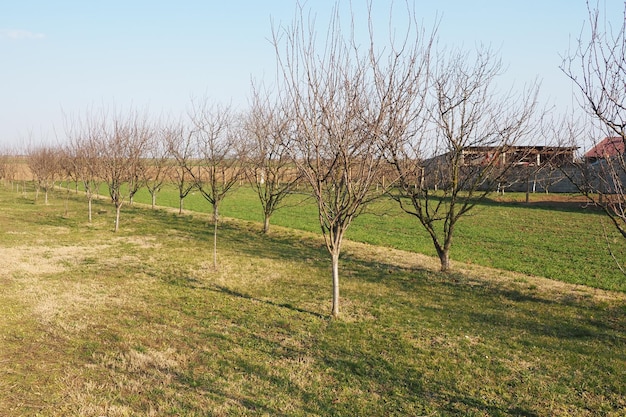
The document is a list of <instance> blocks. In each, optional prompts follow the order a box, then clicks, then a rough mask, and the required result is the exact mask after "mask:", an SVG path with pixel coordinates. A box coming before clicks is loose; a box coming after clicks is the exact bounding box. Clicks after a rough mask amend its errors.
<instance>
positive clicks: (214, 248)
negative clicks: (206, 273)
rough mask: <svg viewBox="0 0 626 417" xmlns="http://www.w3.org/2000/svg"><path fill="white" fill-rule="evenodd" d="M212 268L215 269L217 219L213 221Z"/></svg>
mask: <svg viewBox="0 0 626 417" xmlns="http://www.w3.org/2000/svg"><path fill="white" fill-rule="evenodd" d="M213 268H214V269H217V217H215V218H214V219H213Z"/></svg>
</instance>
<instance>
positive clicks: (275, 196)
mask: <svg viewBox="0 0 626 417" xmlns="http://www.w3.org/2000/svg"><path fill="white" fill-rule="evenodd" d="M271 100H272V99H271V96H270V94H267V93H265V94H261V93H260V92H259V91H258V90H256V89H254V88H253V96H252V105H251V108H250V111H249V114H248V117H247V118H246V121H245V132H246V134H247V136H246V138H247V140H248V141H249V146H247V148H248V153H247V158H246V166H245V168H246V169H245V174H246V177H247V178H248V181H249V183H250V185H251V186H252V188H254V190H255V191H256V193H257V195H258V197H259V200H260V202H261V206H262V208H263V233H268V232H269V229H270V218H271V217H272V215H273V214H274V212H275V211H276V210H278V209H279V208H280V207H281V205H282V203H283V201H284V199H285V197H287V196H288V195H289V194H290V193H291V192H292V191H293V189H294V187H295V185H296V184H297V182H298V181H299V180H300V178H301V176H300V171H298V170H297V168H296V166H295V165H294V163H293V160H292V158H291V155H290V153H289V148H290V145H291V143H290V141H291V139H292V136H293V123H292V117H291V115H290V114H289V113H288V110H287V109H286V108H285V106H284V103H283V102H282V101H281V99H280V98H278V99H276V101H274V102H272V101H271Z"/></svg>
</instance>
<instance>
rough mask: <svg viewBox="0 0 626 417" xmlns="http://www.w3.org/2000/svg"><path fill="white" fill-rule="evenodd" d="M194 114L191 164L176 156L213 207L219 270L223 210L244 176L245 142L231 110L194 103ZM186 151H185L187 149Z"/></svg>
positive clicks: (205, 101) (215, 259) (189, 161)
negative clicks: (223, 204)
mask: <svg viewBox="0 0 626 417" xmlns="http://www.w3.org/2000/svg"><path fill="white" fill-rule="evenodd" d="M192 104H193V109H192V112H191V114H190V117H191V124H192V129H191V132H190V138H189V139H190V140H191V144H192V146H193V151H192V155H194V157H193V158H192V159H191V160H188V161H186V162H185V161H184V157H183V156H182V155H180V154H176V155H175V157H176V159H177V161H178V164H183V163H186V165H185V170H186V171H187V172H188V173H189V175H190V176H191V177H192V178H193V183H194V187H195V188H196V189H197V190H198V191H199V192H200V194H202V196H203V197H204V199H205V200H206V201H208V202H209V203H210V204H211V207H212V213H213V266H214V267H215V268H217V228H218V227H217V226H218V222H219V207H220V204H221V202H222V201H223V200H224V198H225V197H226V195H227V194H228V193H229V192H230V191H232V190H233V187H234V186H235V185H236V184H238V183H239V181H240V179H241V176H242V169H243V164H242V162H243V159H242V155H243V152H242V149H241V146H242V140H241V137H240V131H239V129H238V126H237V125H236V124H235V119H234V117H233V114H232V111H231V109H230V108H229V107H224V106H220V105H212V104H210V103H209V102H208V100H207V99H205V100H203V101H200V102H194V103H192ZM183 149H184V147H183Z"/></svg>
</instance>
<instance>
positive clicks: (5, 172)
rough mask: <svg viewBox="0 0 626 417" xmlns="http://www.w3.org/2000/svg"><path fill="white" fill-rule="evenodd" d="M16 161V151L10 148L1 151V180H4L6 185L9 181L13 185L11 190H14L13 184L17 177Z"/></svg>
mask: <svg viewBox="0 0 626 417" xmlns="http://www.w3.org/2000/svg"><path fill="white" fill-rule="evenodd" d="M15 160H16V152H15V151H14V150H12V149H10V148H8V147H5V148H3V149H1V150H0V179H2V181H3V182H4V183H5V185H6V183H7V181H8V182H9V183H10V184H11V189H13V182H14V181H15V176H16V175H17V164H16V161H15Z"/></svg>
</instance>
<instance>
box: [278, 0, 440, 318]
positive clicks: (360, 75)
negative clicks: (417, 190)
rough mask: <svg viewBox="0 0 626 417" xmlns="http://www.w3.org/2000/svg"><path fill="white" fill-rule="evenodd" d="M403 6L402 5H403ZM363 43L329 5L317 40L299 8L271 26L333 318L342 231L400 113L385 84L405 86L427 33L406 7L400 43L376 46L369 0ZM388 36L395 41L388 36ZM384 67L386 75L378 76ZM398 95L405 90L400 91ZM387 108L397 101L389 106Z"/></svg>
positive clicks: (372, 190)
mask: <svg viewBox="0 0 626 417" xmlns="http://www.w3.org/2000/svg"><path fill="white" fill-rule="evenodd" d="M407 9H408V8H407ZM368 11H369V20H368V22H367V23H368V24H369V25H368V27H369V43H368V44H366V46H365V47H362V46H360V45H359V42H358V41H357V40H356V38H355V34H354V29H355V24H354V22H351V25H350V29H351V30H350V32H349V33H348V34H347V36H344V33H343V32H342V30H341V24H340V12H339V5H338V4H336V5H335V8H334V11H333V14H332V16H331V21H330V24H329V27H328V32H327V33H328V35H327V38H326V40H325V41H324V42H322V43H319V42H318V41H317V39H316V35H315V24H314V22H313V21H311V20H307V18H306V17H305V13H304V10H303V7H302V6H300V7H299V12H298V13H297V14H296V17H295V20H294V22H293V24H292V26H290V27H287V28H283V29H282V30H281V31H280V32H279V31H274V38H273V42H274V45H275V48H276V55H277V59H278V63H279V78H280V80H281V82H282V85H283V87H284V93H285V97H286V99H287V100H289V108H290V112H291V114H293V117H294V129H295V131H294V134H293V140H292V142H291V144H290V152H291V155H292V158H293V160H294V163H295V164H296V166H297V167H298V169H299V170H300V172H301V175H302V177H303V179H304V180H305V181H306V182H307V183H308V185H309V187H310V189H311V192H312V194H313V196H314V198H315V201H316V202H317V206H318V218H319V223H320V227H321V230H322V234H323V236H324V241H325V243H326V248H327V250H328V252H329V254H330V257H331V262H332V288H333V296H332V310H331V311H332V315H333V316H335V317H336V316H338V315H339V257H340V254H341V246H342V242H343V237H344V235H345V233H346V230H347V229H348V227H349V226H350V224H351V223H352V221H353V220H354V219H355V218H356V217H357V216H358V215H359V214H361V213H362V212H363V210H364V209H365V208H366V206H367V204H368V203H369V202H371V201H372V200H373V199H374V198H376V197H378V196H380V195H381V193H382V188H379V187H376V181H377V179H378V178H380V175H379V173H380V170H381V169H382V167H383V162H384V160H383V158H382V153H381V146H382V139H383V137H382V133H383V130H384V128H385V123H386V122H387V121H388V120H390V119H392V118H393V117H394V115H393V112H394V111H399V112H403V111H405V110H406V108H405V107H404V106H406V105H407V103H410V101H406V102H404V103H400V102H394V100H393V99H392V98H390V97H388V95H387V94H386V92H385V89H386V87H388V86H387V85H386V84H387V83H389V82H390V81H392V82H394V83H395V82H396V80H405V82H404V83H402V82H400V81H398V84H401V85H402V88H407V89H412V88H413V87H412V84H411V81H412V77H414V76H415V74H416V73H418V72H419V68H420V67H421V63H422V61H423V59H424V57H425V56H426V55H427V54H428V49H429V47H430V46H429V45H430V42H431V41H432V37H431V38H428V37H422V33H420V32H419V31H418V30H417V28H416V25H414V23H415V20H414V16H412V14H411V12H410V10H407V11H408V12H409V13H408V15H409V16H410V18H409V21H408V23H409V27H408V29H407V31H406V33H405V36H404V37H401V38H400V39H402V41H401V42H399V43H395V42H394V41H393V40H392V41H391V44H390V45H384V46H381V47H380V48H379V47H378V46H380V45H378V46H375V42H374V40H375V39H376V37H375V36H374V30H373V23H372V19H371V18H372V13H371V4H369V8H368ZM390 35H392V36H390V39H394V36H393V34H390ZM383 67H384V69H388V70H390V71H391V73H385V72H384V70H383ZM399 93H400V94H407V95H410V94H412V90H411V91H406V90H402V91H400V92H399ZM394 105H395V106H396V107H395V108H394Z"/></svg>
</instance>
